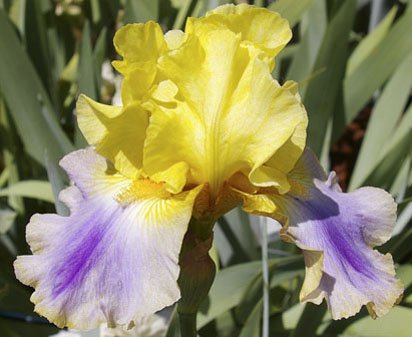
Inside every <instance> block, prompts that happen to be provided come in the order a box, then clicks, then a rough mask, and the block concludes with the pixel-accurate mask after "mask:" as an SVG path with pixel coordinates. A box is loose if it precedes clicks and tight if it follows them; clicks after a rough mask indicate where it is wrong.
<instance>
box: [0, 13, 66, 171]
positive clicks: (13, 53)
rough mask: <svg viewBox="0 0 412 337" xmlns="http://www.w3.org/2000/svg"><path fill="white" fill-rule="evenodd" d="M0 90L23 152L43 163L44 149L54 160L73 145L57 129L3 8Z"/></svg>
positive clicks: (31, 66) (50, 108) (33, 72)
mask: <svg viewBox="0 0 412 337" xmlns="http://www.w3.org/2000/svg"><path fill="white" fill-rule="evenodd" d="M0 50H1V53H0V63H1V65H2V66H1V67H0V91H1V92H2V94H3V96H4V99H5V101H6V103H7V105H8V107H9V109H10V113H11V115H12V117H13V120H14V123H15V125H16V127H17V129H18V131H19V134H20V136H21V138H22V140H23V143H24V145H25V148H26V151H27V152H28V153H29V154H30V155H31V156H33V157H34V158H35V159H36V160H37V161H38V162H40V163H44V151H45V149H46V148H47V149H48V152H49V154H50V158H53V159H54V160H58V159H59V158H61V157H62V156H63V155H64V154H65V153H67V152H70V151H71V150H72V149H73V147H72V145H71V144H70V142H69V140H68V138H67V137H66V135H65V134H64V133H63V131H62V129H61V128H60V126H59V124H58V122H57V121H56V118H55V116H54V114H53V112H52V106H51V104H50V102H49V99H48V97H47V94H46V92H45V90H44V88H43V86H42V83H41V81H40V79H39V77H38V76H37V73H36V71H35V70H34V68H33V65H32V64H31V63H30V60H29V58H28V57H27V55H26V53H25V51H24V49H23V47H22V45H21V44H20V42H19V41H18V38H17V36H16V33H15V32H14V31H13V28H12V26H11V24H10V22H9V20H8V18H7V15H6V14H5V13H4V11H3V10H0Z"/></svg>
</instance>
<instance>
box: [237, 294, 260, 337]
mask: <svg viewBox="0 0 412 337" xmlns="http://www.w3.org/2000/svg"><path fill="white" fill-rule="evenodd" d="M261 318H262V300H260V301H259V302H258V303H257V304H256V306H255V308H254V309H253V310H252V312H251V314H250V316H249V317H248V319H247V321H246V323H245V325H244V326H243V328H242V331H241V332H240V334H239V337H259V336H260V320H261Z"/></svg>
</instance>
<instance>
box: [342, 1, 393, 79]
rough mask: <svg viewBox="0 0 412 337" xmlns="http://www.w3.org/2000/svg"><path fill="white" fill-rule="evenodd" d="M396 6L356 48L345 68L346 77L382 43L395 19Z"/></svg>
mask: <svg viewBox="0 0 412 337" xmlns="http://www.w3.org/2000/svg"><path fill="white" fill-rule="evenodd" d="M397 10H398V7H397V6H394V7H393V8H392V9H391V10H390V11H389V13H388V14H386V16H385V18H384V19H383V20H382V21H381V22H380V23H379V25H378V26H377V27H376V28H375V29H374V30H373V31H372V32H371V33H369V34H368V35H367V36H366V37H365V38H364V39H363V40H362V41H361V42H360V43H359V45H358V46H357V47H356V49H355V50H354V51H353V53H352V55H351V56H350V58H349V60H348V66H347V68H346V76H350V75H352V74H353V72H354V71H355V70H356V68H357V67H358V66H359V65H360V64H361V63H362V62H363V61H364V60H365V59H366V58H367V57H368V56H369V55H370V54H371V53H372V52H373V51H374V50H375V48H376V47H377V46H378V45H379V44H380V43H381V42H382V40H383V39H384V37H385V36H386V35H387V34H388V31H389V28H390V27H391V25H392V22H393V20H394V19H395V15H396V12H397Z"/></svg>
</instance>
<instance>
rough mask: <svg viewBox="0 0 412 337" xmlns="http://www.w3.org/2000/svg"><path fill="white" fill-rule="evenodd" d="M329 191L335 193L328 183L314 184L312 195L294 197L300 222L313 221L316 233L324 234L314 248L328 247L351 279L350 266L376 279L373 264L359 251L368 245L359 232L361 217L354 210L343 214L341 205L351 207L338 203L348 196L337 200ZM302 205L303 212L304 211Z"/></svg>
mask: <svg viewBox="0 0 412 337" xmlns="http://www.w3.org/2000/svg"><path fill="white" fill-rule="evenodd" d="M329 192H330V193H331V194H335V193H336V192H333V191H332V190H331V187H329V188H327V189H324V190H322V191H320V190H318V189H317V188H314V189H313V190H312V198H311V199H309V200H304V201H302V200H296V199H295V201H297V203H298V205H297V207H298V208H297V209H300V210H301V211H300V214H299V216H300V217H301V219H302V221H303V222H308V221H313V222H314V223H313V225H314V226H315V227H314V228H316V231H317V232H318V235H320V236H321V237H323V239H322V241H323V243H322V246H323V247H316V248H318V249H319V248H320V249H323V250H325V251H326V250H329V254H328V255H329V257H328V259H333V260H334V262H335V263H337V264H339V265H340V266H341V270H342V272H345V273H346V274H347V276H348V278H349V279H350V280H353V279H354V277H355V275H353V273H351V270H350V269H352V270H353V271H356V272H357V273H359V274H360V275H362V276H364V277H366V278H368V279H375V278H376V276H375V268H374V266H373V264H372V263H371V261H369V259H368V258H366V257H365V255H364V254H363V252H362V251H363V249H366V248H367V247H366V245H364V240H363V236H362V233H361V227H362V226H361V225H362V224H361V223H359V222H360V221H362V220H363V219H362V218H359V217H357V216H354V214H353V213H352V214H342V209H351V208H350V207H342V205H340V204H339V203H342V202H345V200H348V199H346V198H345V199H343V198H342V199H341V198H339V199H338V200H336V199H335V198H332V196H330V195H328V194H329ZM326 193H328V194H326ZM346 202H350V201H346ZM305 209H306V212H305V211H303V210H305ZM308 240H311V239H310V238H308ZM325 262H326V261H325ZM349 266H350V268H348V267H349ZM353 281H355V280H353Z"/></svg>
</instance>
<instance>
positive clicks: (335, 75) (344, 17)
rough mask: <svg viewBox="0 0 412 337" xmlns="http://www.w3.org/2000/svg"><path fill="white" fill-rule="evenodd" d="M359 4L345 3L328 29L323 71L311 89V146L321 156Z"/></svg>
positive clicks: (308, 101) (320, 60) (350, 0)
mask: <svg viewBox="0 0 412 337" xmlns="http://www.w3.org/2000/svg"><path fill="white" fill-rule="evenodd" d="M355 10H356V1H354V0H348V1H345V2H344V3H343V4H342V5H341V7H340V8H339V11H338V12H337V13H336V15H335V16H334V17H333V19H332V21H331V22H330V24H329V25H328V27H327V30H326V33H325V37H324V39H323V41H322V46H321V48H320V51H319V54H318V57H317V60H316V63H315V67H314V71H315V72H316V71H320V70H323V71H322V72H321V73H320V74H319V75H318V76H317V77H316V78H314V79H313V80H312V81H311V82H310V83H309V85H308V88H307V91H306V95H305V99H304V102H305V106H306V109H307V111H308V115H309V121H310V123H309V126H308V145H309V146H310V148H311V149H312V150H313V151H314V152H315V153H316V154H317V155H320V153H321V151H322V145H323V141H324V138H325V133H326V126H327V123H328V120H329V118H331V116H332V114H333V110H334V107H335V102H336V99H337V98H338V95H339V90H340V85H341V81H342V78H343V75H344V71H345V64H346V54H347V46H348V38H349V33H350V30H351V28H352V23H353V19H354V13H355Z"/></svg>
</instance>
